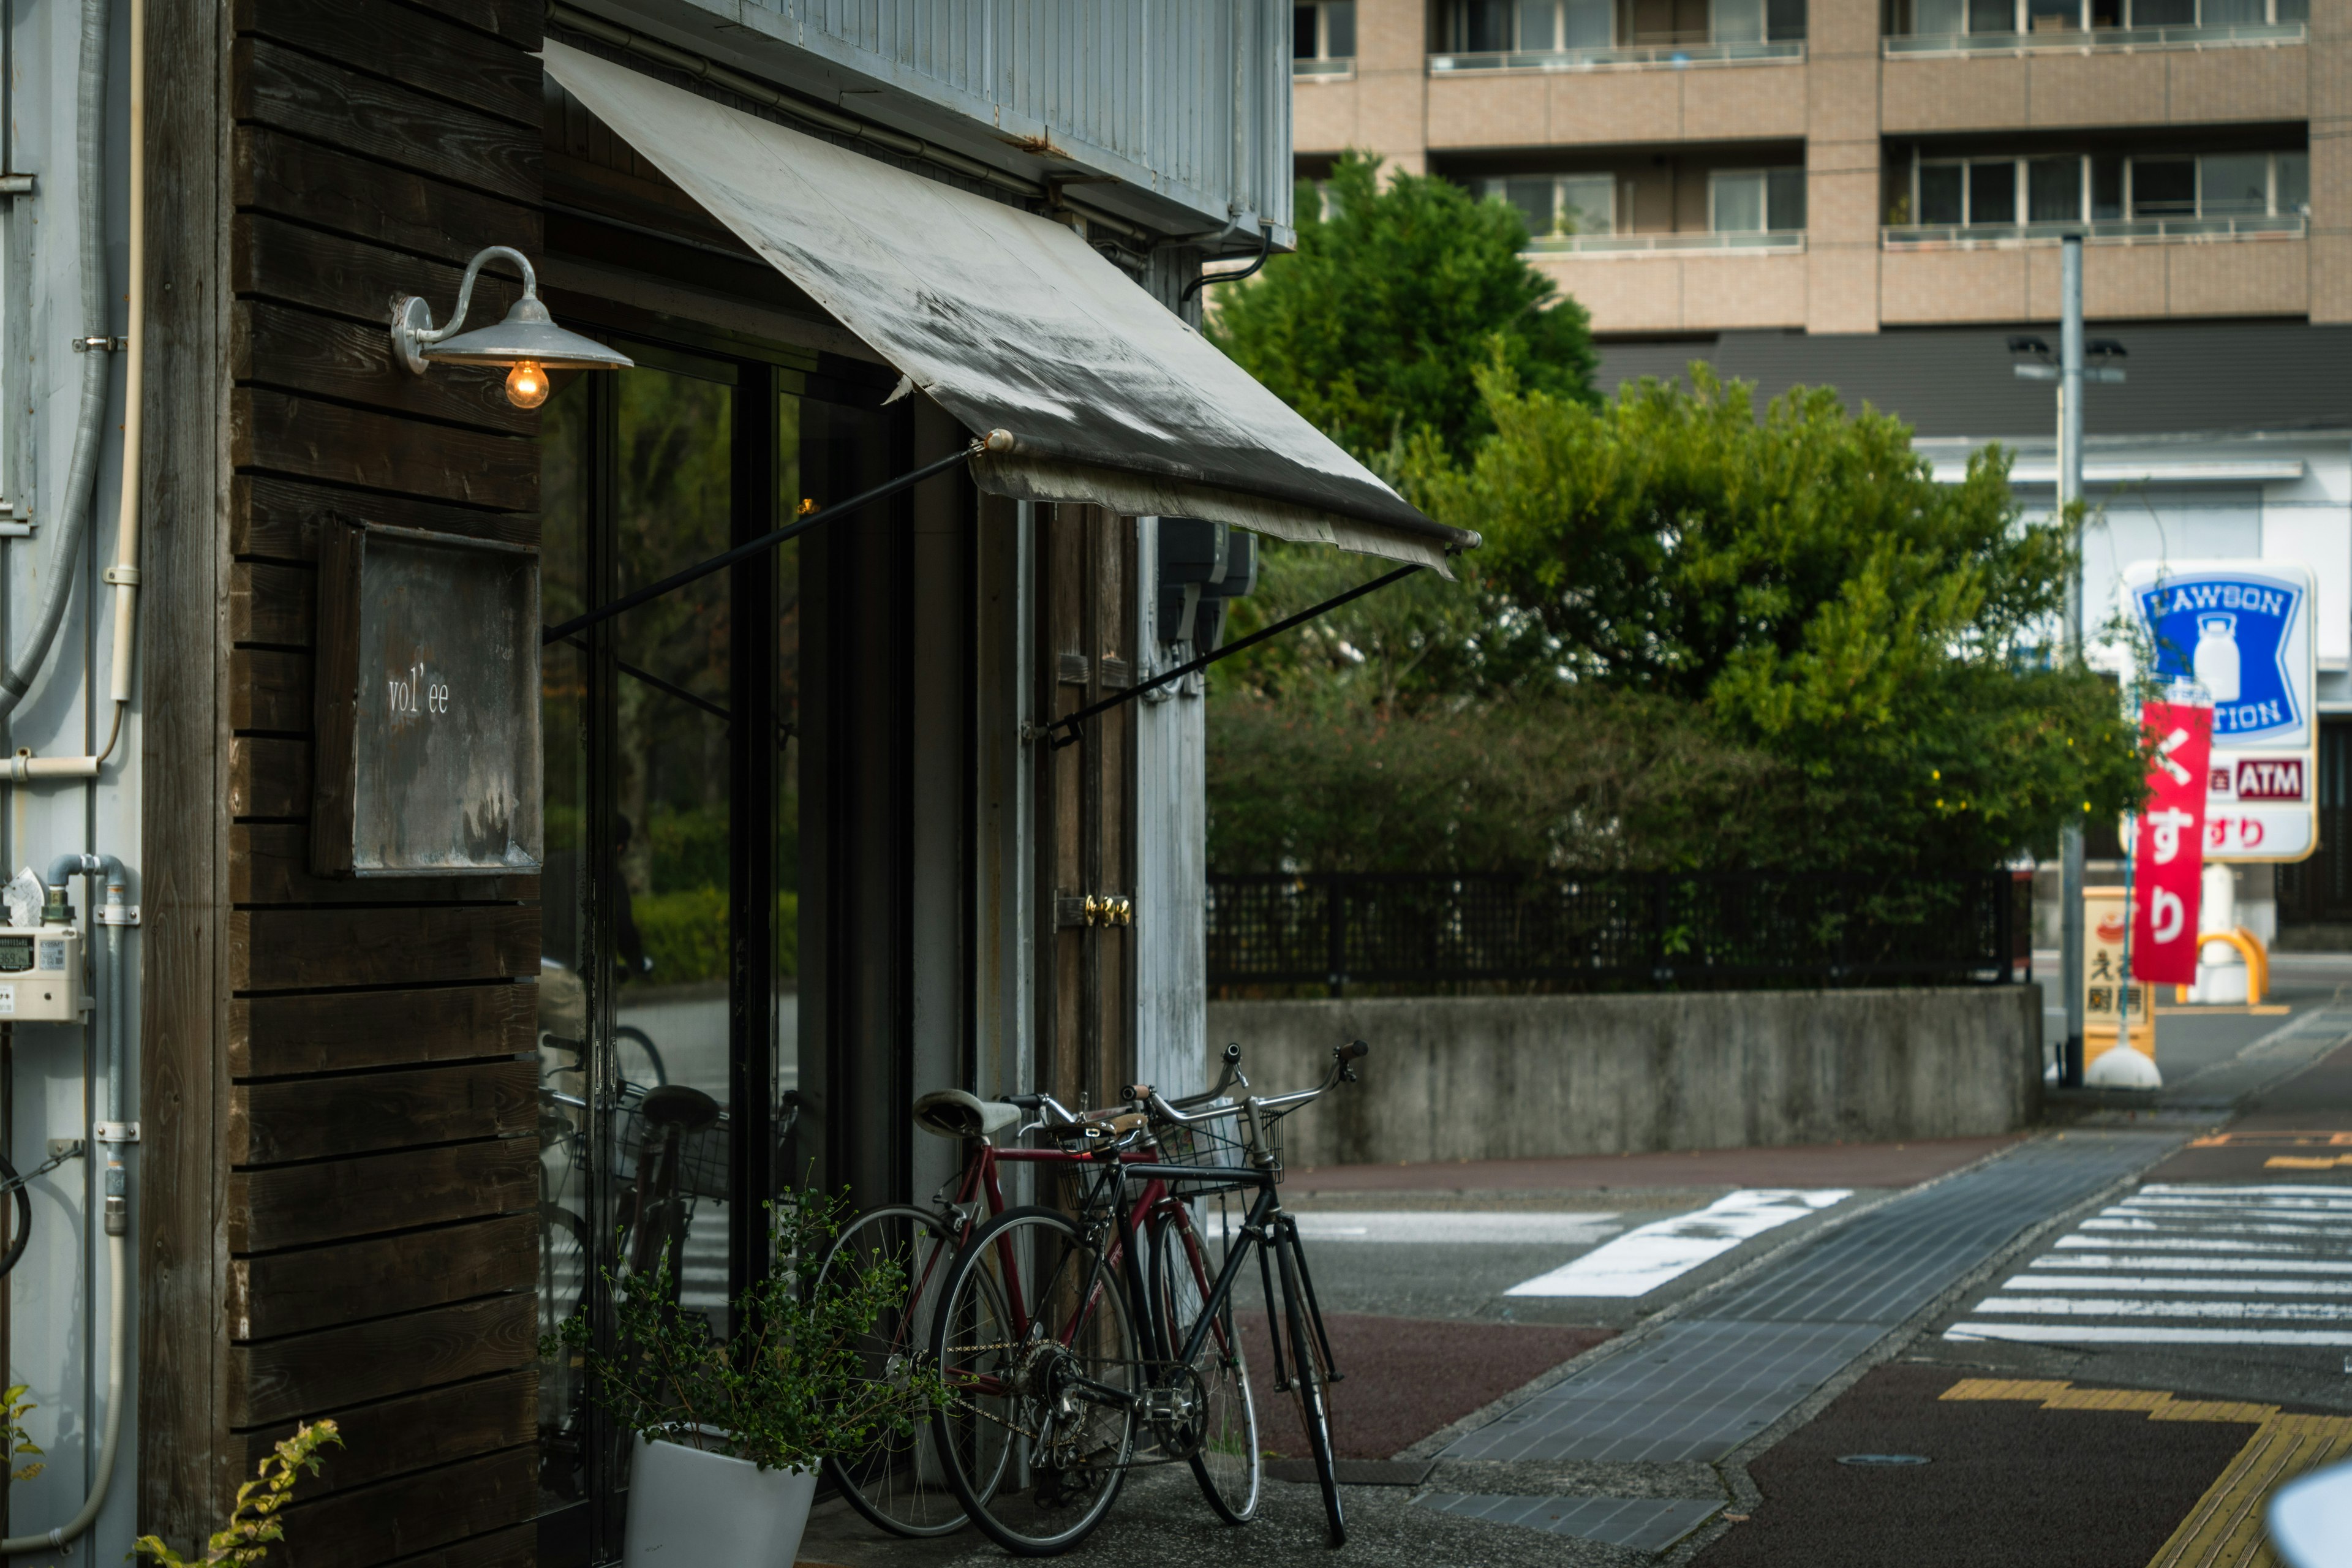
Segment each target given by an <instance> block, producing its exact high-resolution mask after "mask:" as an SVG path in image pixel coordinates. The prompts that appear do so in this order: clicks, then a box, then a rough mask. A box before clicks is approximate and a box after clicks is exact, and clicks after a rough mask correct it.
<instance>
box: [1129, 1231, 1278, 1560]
mask: <svg viewBox="0 0 2352 1568" xmlns="http://www.w3.org/2000/svg"><path fill="white" fill-rule="evenodd" d="M1212 1283H1213V1281H1212V1280H1211V1279H1210V1272H1209V1267H1208V1259H1207V1258H1205V1257H1203V1256H1202V1248H1201V1244H1200V1233H1199V1232H1197V1231H1195V1230H1194V1229H1193V1228H1192V1216H1191V1215H1190V1214H1188V1213H1187V1212H1186V1211H1185V1210H1184V1209H1183V1208H1182V1207H1181V1205H1179V1206H1174V1207H1171V1209H1170V1210H1168V1211H1166V1213H1165V1215H1163V1217H1161V1218H1160V1220H1159V1221H1158V1222H1157V1223H1155V1224H1154V1225H1153V1226H1152V1227H1151V1309H1152V1312H1153V1314H1154V1315H1155V1317H1156V1318H1157V1320H1158V1321H1157V1323H1156V1324H1155V1325H1154V1326H1155V1328H1156V1330H1157V1331H1158V1333H1159V1336H1160V1351H1161V1352H1164V1353H1165V1354H1167V1355H1168V1356H1169V1357H1171V1359H1172V1358H1174V1357H1176V1356H1178V1355H1180V1354H1181V1353H1182V1352H1183V1349H1184V1343H1185V1342H1186V1341H1187V1340H1188V1339H1190V1338H1191V1337H1192V1331H1193V1327H1194V1325H1195V1324H1197V1323H1198V1322H1199V1321H1201V1314H1202V1309H1203V1308H1204V1306H1205V1305H1206V1303H1207V1301H1208V1299H1209V1290H1210V1287H1211V1284H1212ZM1192 1371H1193V1372H1194V1373H1197V1374H1198V1375H1199V1377H1200V1379H1201V1384H1200V1390H1199V1392H1200V1395H1201V1401H1200V1405H1199V1407H1198V1409H1197V1410H1196V1412H1195V1413H1194V1415H1193V1416H1192V1419H1191V1420H1190V1421H1189V1422H1187V1423H1185V1425H1184V1426H1183V1427H1182V1429H1181V1432H1180V1434H1179V1437H1180V1440H1181V1443H1182V1446H1183V1447H1188V1448H1190V1449H1191V1450H1192V1452H1191V1456H1190V1461H1191V1464H1192V1477H1193V1479H1195V1480H1197V1481H1199V1482H1200V1483H1201V1493H1202V1496H1203V1497H1205V1498H1207V1499H1208V1500H1209V1506H1210V1508H1212V1509H1213V1510H1216V1513H1217V1515H1218V1517H1220V1518H1222V1519H1223V1520H1224V1521H1225V1522H1226V1523H1228V1524H1247V1523H1248V1522H1249V1521H1250V1520H1251V1519H1252V1518H1253V1517H1255V1515H1256V1513H1257V1502H1258V1493H1259V1489H1260V1487H1259V1482H1260V1480H1261V1479H1262V1472H1263V1468H1264V1461H1263V1456H1262V1454H1261V1452H1260V1450H1259V1447H1258V1440H1257V1404H1256V1401H1255V1399H1254V1398H1252V1396H1251V1394H1250V1381H1249V1363H1248V1362H1247V1361H1246V1360H1244V1358H1243V1355H1242V1341H1241V1334H1240V1332H1239V1331H1238V1330H1237V1329H1236V1328H1235V1326H1234V1306H1233V1299H1232V1297H1230V1296H1228V1297H1227V1298H1226V1299H1225V1302H1224V1305H1223V1307H1221V1308H1220V1309H1219V1310H1218V1311H1217V1314H1216V1316H1215V1318H1214V1319H1213V1321H1211V1322H1210V1324H1209V1331H1208V1337H1207V1338H1205V1339H1204V1340H1202V1342H1201V1350H1200V1353H1199V1354H1198V1355H1197V1356H1195V1357H1194V1358H1193V1361H1192Z"/></svg>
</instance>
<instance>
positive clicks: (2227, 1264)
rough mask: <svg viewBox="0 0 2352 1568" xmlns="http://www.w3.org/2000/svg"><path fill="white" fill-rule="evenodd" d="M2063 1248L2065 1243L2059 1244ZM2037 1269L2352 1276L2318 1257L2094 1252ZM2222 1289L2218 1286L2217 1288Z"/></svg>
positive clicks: (2043, 1261)
mask: <svg viewBox="0 0 2352 1568" xmlns="http://www.w3.org/2000/svg"><path fill="white" fill-rule="evenodd" d="M2060 1245H2061V1246H2063V1245H2064V1243H2063V1242H2062V1243H2060ZM2029 1267H2031V1268H2172V1269H2184V1270H2191V1271H2198V1270H2212V1271H2214V1272H2222V1271H2226V1270H2229V1269H2233V1268H2239V1269H2243V1270H2245V1271H2246V1272H2247V1273H2249V1274H2352V1263H2332V1262H2328V1261H2326V1259H2323V1258H2162V1257H2158V1258H2143V1257H2141V1256H2139V1255H2138V1254H2137V1253H2128V1252H2116V1253H2094V1254H2092V1255H2090V1256H2089V1257H2083V1256H2080V1255H2069V1256H2067V1257H2064V1258H2057V1257H2051V1258H2035V1259H2034V1260H2033V1262H2032V1264H2031V1265H2029ZM2215 1288H2216V1289H2219V1288H2220V1287H2219V1286H2218V1285H2217V1286H2216V1287H2215Z"/></svg>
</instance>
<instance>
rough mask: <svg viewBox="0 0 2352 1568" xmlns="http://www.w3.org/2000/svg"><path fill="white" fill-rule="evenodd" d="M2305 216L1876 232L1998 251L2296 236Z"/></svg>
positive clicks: (1918, 246) (1925, 245)
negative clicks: (2076, 240)
mask: <svg viewBox="0 0 2352 1568" xmlns="http://www.w3.org/2000/svg"><path fill="white" fill-rule="evenodd" d="M2310 221H2311V220H2310V219H2308V218H2306V217H2304V216H2301V215H2300V214H2297V215H2294V216H2286V217H2165V218H2106V219H2102V220H2101V221H2099V222H2096V223H2019V224H1981V223H1979V224H1900V225H1890V226H1887V227H1885V228H1883V229H1881V230H1880V231H1879V241H1880V243H1881V244H1882V245H1883V246H1885V248H1887V249H1888V250H2001V249H2014V248H2016V247H2020V246H2028V245H2055V244H2057V243H2058V242H2059V241H2060V240H2061V239H2063V238H2064V237H2066V236H2067V235H2070V234H2079V235H2081V236H2082V237H2083V239H2084V243H2085V244H2089V245H2168V244H2179V243H2180V242H2183V241H2217V240H2237V239H2301V238H2302V237H2304V234H2305V231H2306V230H2307V229H2308V227H2309V226H2310Z"/></svg>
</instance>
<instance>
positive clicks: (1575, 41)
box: [1302, 0, 1805, 54]
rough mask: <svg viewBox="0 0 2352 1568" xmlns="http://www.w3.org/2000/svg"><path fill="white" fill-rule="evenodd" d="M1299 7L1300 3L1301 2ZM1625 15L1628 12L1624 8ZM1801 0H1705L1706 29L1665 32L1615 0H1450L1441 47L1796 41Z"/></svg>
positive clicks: (1551, 50) (1485, 50) (1544, 48)
mask: <svg viewBox="0 0 2352 1568" xmlns="http://www.w3.org/2000/svg"><path fill="white" fill-rule="evenodd" d="M1302 9H1303V7H1302ZM1629 20H1630V13H1629ZM1804 36H1805V0H1707V28H1706V33H1705V34H1704V35H1702V34H1700V33H1698V32H1696V31H1669V32H1663V33H1651V32H1640V33H1636V32H1634V31H1633V29H1632V28H1631V27H1630V26H1620V25H1619V21H1618V17H1617V5H1616V3H1615V0H1454V4H1453V5H1449V6H1448V7H1447V9H1446V13H1445V26H1444V39H1445V47H1447V48H1448V49H1449V50H1452V51H1454V52H1455V53H1458V54H1560V53H1572V52H1575V51H1577V50H1580V49H1607V48H1613V47H1623V46H1626V45H1643V44H1669V45H1670V44H1698V43H1713V44H1760V43H1766V42H1781V41H1794V40H1801V39H1802V38H1803V37H1804Z"/></svg>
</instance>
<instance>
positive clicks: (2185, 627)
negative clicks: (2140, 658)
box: [2124, 561, 2318, 860]
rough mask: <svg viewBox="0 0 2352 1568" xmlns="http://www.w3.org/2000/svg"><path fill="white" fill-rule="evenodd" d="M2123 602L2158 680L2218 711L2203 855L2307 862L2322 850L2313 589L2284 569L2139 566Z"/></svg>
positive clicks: (2280, 565) (2216, 564) (2300, 571)
mask: <svg viewBox="0 0 2352 1568" xmlns="http://www.w3.org/2000/svg"><path fill="white" fill-rule="evenodd" d="M2124 593H2125V594H2126V595H2127V596H2128V600H2129V603H2130V605H2131V608H2132V611H2133V614H2134V615H2135V616H2136V617H2137V619H2138V621H2139V624H2140V626H2141V627H2142V628H2143V629H2144V630H2145V631H2146V633H2147V637H2148V641H2149V646H2150V647H2151V649H2152V651H2153V655H2154V658H2155V660H2156V676H2157V679H2158V680H2159V681H2171V680H2193V681H2195V682H2196V683H2197V684H2198V685H2199V686H2201V687H2202V688H2204V690H2205V695H2206V696H2207V697H2208V698H2210V700H2211V701H2212V704H2213V759H2212V763H2211V765H2210V768H2209V770H2208V784H2209V787H2208V790H2207V792H2206V805H2205V822H2206V831H2205V854H2206V857H2207V858H2209V859H2218V860H2300V859H2303V858H2305V857H2306V856H2308V855H2309V854H2310V853H2311V852H2312V851H2313V849H2315V847H2317V833H2316V829H2317V825H2318V824H2317V816H2318V813H2317V804H2318V803H2317V794H2316V784H2317V773H2318V770H2317V760H2318V759H2317V754H2316V740H2317V735H2318V727H2317V725H2316V724H2315V722H2314V721H2313V711H2314V710H2313V706H2312V703H2313V695H2314V688H2315V685H2316V683H2317V680H2318V668H2317V664H2316V649H2315V647H2314V644H2313V638H2312V613H2313V604H2314V597H2315V584H2313V582H2312V576H2311V573H2310V572H2309V571H2308V570H2307V569H2306V568H2304V567H2301V566H2295V565H2290V564H2288V563H2284V562H2276V561H2175V562H2161V561H2141V562H2137V563H2134V564H2133V565H2132V566H2131V568H2130V569H2129V570H2128V571H2126V573H2125V574H2124Z"/></svg>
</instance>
